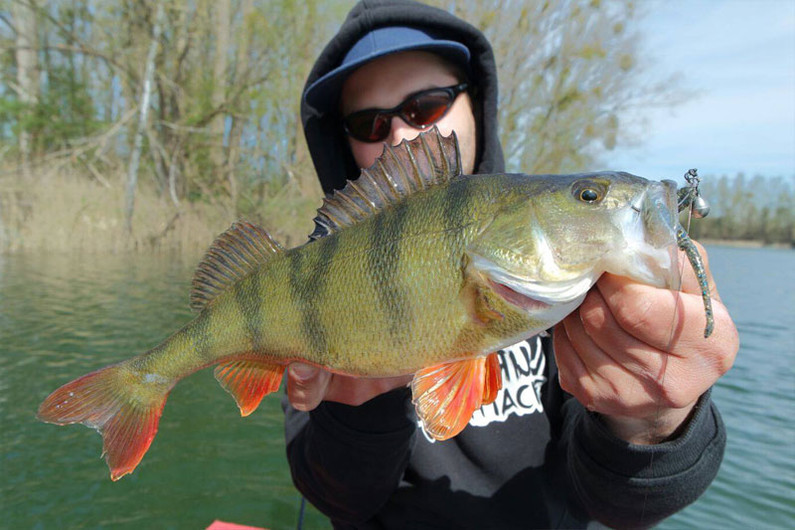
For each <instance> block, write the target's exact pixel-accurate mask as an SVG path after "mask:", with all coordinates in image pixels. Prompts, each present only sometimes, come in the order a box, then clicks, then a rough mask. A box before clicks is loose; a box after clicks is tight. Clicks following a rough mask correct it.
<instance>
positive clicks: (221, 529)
mask: <svg viewBox="0 0 795 530" xmlns="http://www.w3.org/2000/svg"><path fill="white" fill-rule="evenodd" d="M207 530H267V529H265V528H261V527H259V526H248V525H244V524H235V523H226V522H224V521H219V520H217V519H216V520H215V521H213V524H211V525H210V526H208V527H207Z"/></svg>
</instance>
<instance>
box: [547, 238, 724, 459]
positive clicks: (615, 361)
mask: <svg viewBox="0 0 795 530" xmlns="http://www.w3.org/2000/svg"><path fill="white" fill-rule="evenodd" d="M696 245H697V246H698V248H699V252H700V253H701V255H702V257H704V262H705V264H704V266H705V267H706V268H707V275H708V282H709V285H710V294H711V296H712V305H713V309H714V314H715V330H714V332H713V334H712V335H711V336H710V337H709V338H708V339H705V338H704V325H705V317H704V306H703V303H702V300H701V294H700V293H701V291H700V288H699V286H698V282H697V281H696V278H695V275H694V273H693V270H692V267H691V266H690V264H689V263H688V262H687V259H686V257H685V256H684V253H682V252H680V253H679V261H680V267H681V268H683V274H682V292H681V293H680V292H675V291H670V290H667V289H658V288H655V287H650V286H648V285H643V284H639V283H637V282H634V281H632V280H629V279H627V278H623V277H618V276H613V275H610V274H605V275H604V276H603V277H602V278H601V279H600V280H599V281H598V282H597V283H596V288H594V289H592V290H591V291H590V292H589V293H588V295H587V296H586V298H585V301H584V302H583V303H582V305H581V306H580V307H579V309H578V310H577V311H575V312H574V313H572V314H571V315H569V316H568V317H566V318H565V319H564V320H563V321H562V322H561V323H560V324H558V325H557V326H556V327H555V333H554V344H555V358H556V360H557V364H558V370H559V377H560V384H561V387H563V389H564V390H566V391H567V392H569V393H571V394H573V395H574V397H576V398H577V400H578V401H579V402H580V403H582V404H583V405H584V406H585V407H587V408H588V409H589V410H592V411H595V412H598V413H600V414H601V415H602V417H603V419H604V421H605V423H606V424H607V426H608V428H609V429H610V430H611V431H612V432H613V433H614V434H615V435H616V436H618V437H619V438H622V439H624V440H626V441H629V442H632V443H638V444H653V443H659V442H661V441H663V440H665V439H666V438H668V437H670V436H671V435H673V434H675V433H676V432H677V429H679V428H680V427H682V426H683V425H684V424H685V423H686V420H687V419H688V417H689V415H690V413H691V412H692V410H693V407H694V405H695V403H696V401H697V400H698V398H699V397H700V396H701V395H702V394H703V393H704V392H705V391H706V390H707V389H709V388H710V387H711V386H712V385H713V384H715V382H716V381H717V380H718V378H720V377H721V376H722V375H723V374H725V373H726V372H727V371H728V370H729V368H731V366H732V364H733V363H734V358H735V356H736V354H737V350H738V348H739V337H738V335H737V329H736V328H735V326H734V322H732V320H731V317H730V316H729V314H728V312H727V310H726V307H725V306H724V305H723V304H722V303H721V302H720V298H719V297H718V292H717V290H716V288H715V285H714V281H713V278H712V274H711V273H710V272H709V265H708V262H707V260H706V251H705V250H704V248H703V247H702V246H701V245H699V244H698V243H696Z"/></svg>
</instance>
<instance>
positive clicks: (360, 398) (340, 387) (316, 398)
mask: <svg viewBox="0 0 795 530" xmlns="http://www.w3.org/2000/svg"><path fill="white" fill-rule="evenodd" d="M410 382H411V376H410V375H404V376H398V377H379V378H360V377H350V376H346V375H342V374H332V373H331V372H328V371H326V370H323V369H321V368H317V367H315V366H312V365H311V364H305V363H299V362H295V363H292V364H290V366H289V367H288V368H287V397H288V398H289V399H290V403H291V404H292V406H293V407H295V408H296V409H298V410H304V411H308V410H312V409H314V408H316V407H317V406H318V405H320V402H321V401H336V402H338V403H344V404H346V405H355V406H358V405H361V404H362V403H364V402H365V401H368V400H370V399H372V398H374V397H375V396H378V395H380V394H383V393H385V392H389V391H390V390H394V389H395V388H399V387H405V386H406V385H408V384H409V383H410Z"/></svg>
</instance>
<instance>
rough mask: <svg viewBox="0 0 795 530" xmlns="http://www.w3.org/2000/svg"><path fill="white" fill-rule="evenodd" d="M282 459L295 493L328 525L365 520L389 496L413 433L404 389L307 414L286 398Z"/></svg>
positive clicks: (329, 404)
mask: <svg viewBox="0 0 795 530" xmlns="http://www.w3.org/2000/svg"><path fill="white" fill-rule="evenodd" d="M282 408H283V409H284V412H285V438H286V442H287V459H288V461H289V464H290V471H291V473H292V477H293V482H294V483H295V485H296V487H297V488H298V490H299V491H300V492H301V493H302V494H303V495H304V496H305V497H306V498H307V499H308V500H309V501H310V502H311V503H312V504H313V505H314V506H315V507H317V508H318V509H319V510H320V511H321V512H323V513H324V514H326V515H327V516H329V517H330V518H331V519H332V521H335V522H338V523H339V522H344V523H353V524H355V523H358V522H362V521H366V520H367V519H369V518H371V517H372V516H373V515H374V514H375V513H376V512H377V511H378V510H379V509H380V508H381V506H383V505H384V504H385V503H386V501H387V500H388V499H389V497H390V496H391V495H392V493H394V491H395V489H396V488H397V487H398V484H399V483H400V480H401V477H402V476H403V472H404V471H405V469H406V466H407V464H408V460H409V456H410V452H411V446H412V443H413V440H414V436H416V432H417V420H416V417H415V415H414V410H413V408H412V406H411V400H410V399H409V390H408V389H407V388H401V389H397V390H393V391H391V392H387V393H385V394H382V395H380V396H377V397H375V398H373V399H371V400H370V401H368V402H366V403H364V404H363V405H361V406H358V407H351V406H348V405H343V404H340V403H332V402H325V401H324V402H323V403H321V404H320V405H319V406H318V407H317V408H316V409H315V410H313V411H311V412H309V413H307V412H300V411H298V410H295V409H294V408H292V407H291V406H290V404H289V401H288V400H287V398H286V396H285V397H284V398H283V399H282Z"/></svg>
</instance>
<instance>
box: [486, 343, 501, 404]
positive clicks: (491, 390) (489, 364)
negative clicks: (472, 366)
mask: <svg viewBox="0 0 795 530" xmlns="http://www.w3.org/2000/svg"><path fill="white" fill-rule="evenodd" d="M501 388H502V372H501V371H500V359H499V357H498V356H497V354H496V353H491V354H489V356H488V357H486V375H485V384H484V385H483V403H482V404H483V405H491V404H492V403H494V400H495V399H497V393H498V392H499V391H500V389H501Z"/></svg>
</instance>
